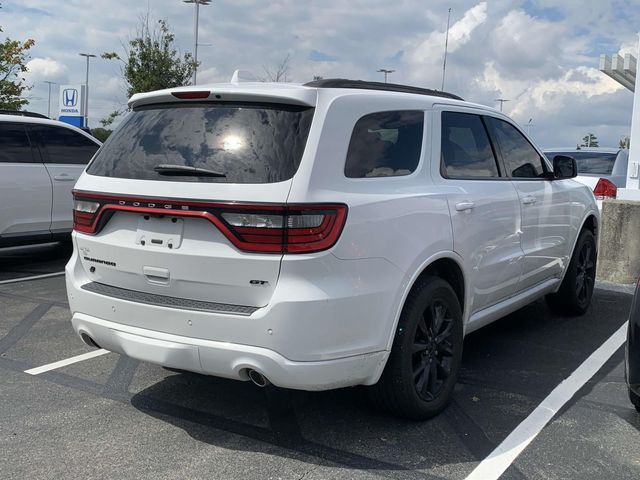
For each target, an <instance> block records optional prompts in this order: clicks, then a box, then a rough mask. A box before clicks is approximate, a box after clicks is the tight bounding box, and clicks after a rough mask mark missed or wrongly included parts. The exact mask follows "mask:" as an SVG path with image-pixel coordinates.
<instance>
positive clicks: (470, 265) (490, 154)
mask: <svg viewBox="0 0 640 480" xmlns="http://www.w3.org/2000/svg"><path fill="white" fill-rule="evenodd" d="M440 138H441V148H440V151H441V165H440V177H441V179H440V180H438V181H439V182H440V183H441V184H442V185H444V186H447V187H449V188H448V189H447V192H448V193H447V199H448V202H449V210H450V214H451V222H452V225H453V240H454V250H455V251H456V252H457V253H458V254H459V255H460V256H461V257H462V258H463V259H464V261H465V264H466V265H465V270H466V272H467V275H468V277H469V282H468V284H469V285H470V287H471V288H472V289H473V300H472V305H471V309H470V312H469V313H470V314H471V315H472V314H473V313H475V312H477V311H479V310H482V309H483V308H486V307H489V306H491V305H493V304H496V303H498V302H499V301H501V300H503V299H505V298H507V297H509V296H511V295H513V294H514V293H515V291H516V287H517V284H518V281H519V279H520V274H521V270H522V259H523V252H522V249H521V247H520V238H519V236H518V228H519V224H520V205H519V202H518V195H517V193H516V190H515V188H514V186H513V184H512V183H511V182H510V181H509V180H508V179H506V178H503V177H502V176H501V171H500V168H499V165H498V162H497V160H496V157H495V153H494V150H493V148H492V145H491V142H490V141H489V136H488V134H487V129H486V126H485V124H484V121H483V119H482V117H481V116H480V115H477V114H476V113H472V111H464V110H463V111H443V112H442V114H441V124H440Z"/></svg>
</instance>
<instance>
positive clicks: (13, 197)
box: [0, 111, 100, 247]
mask: <svg viewBox="0 0 640 480" xmlns="http://www.w3.org/2000/svg"><path fill="white" fill-rule="evenodd" d="M99 147H100V142H98V141H97V140H96V139H95V138H93V137H92V136H90V135H88V134H87V133H85V132H83V131H82V130H80V129H78V128H76V127H73V126H71V125H68V124H66V123H62V122H57V121H54V120H49V119H48V118H47V117H45V116H43V115H39V114H36V113H30V112H7V111H1V112H0V203H2V208H0V247H6V246H14V245H20V244H26V243H37V242H48V241H52V240H60V239H66V238H69V234H70V233H71V227H72V215H71V209H72V204H73V197H72V196H71V190H72V189H73V185H74V183H75V181H76V180H77V179H78V177H79V176H80V174H81V173H82V172H83V170H84V169H85V167H86V166H87V163H89V160H90V159H91V157H93V154H94V153H96V150H98V148H99Z"/></svg>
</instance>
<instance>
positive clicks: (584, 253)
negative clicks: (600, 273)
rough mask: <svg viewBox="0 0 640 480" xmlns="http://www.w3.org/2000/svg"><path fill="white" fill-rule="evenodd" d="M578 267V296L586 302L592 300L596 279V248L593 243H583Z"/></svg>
mask: <svg viewBox="0 0 640 480" xmlns="http://www.w3.org/2000/svg"><path fill="white" fill-rule="evenodd" d="M576 267H577V272H576V296H577V297H578V301H579V302H580V303H584V302H587V301H589V300H590V297H591V293H592V292H593V287H594V285H595V280H596V261H595V249H594V247H593V245H591V243H589V242H584V243H583V244H582V248H581V249H580V252H579V254H578V263H577V265H576Z"/></svg>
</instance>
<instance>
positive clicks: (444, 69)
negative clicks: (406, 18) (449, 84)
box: [440, 9, 451, 92]
mask: <svg viewBox="0 0 640 480" xmlns="http://www.w3.org/2000/svg"><path fill="white" fill-rule="evenodd" d="M450 23H451V9H449V15H448V16H447V34H446V35H445V37H444V60H442V88H441V89H440V91H442V92H444V74H445V73H446V72H447V50H448V49H449V24H450Z"/></svg>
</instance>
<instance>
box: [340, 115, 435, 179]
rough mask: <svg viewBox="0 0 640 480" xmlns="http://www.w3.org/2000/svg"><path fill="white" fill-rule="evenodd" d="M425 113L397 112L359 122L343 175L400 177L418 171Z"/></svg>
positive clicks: (353, 135)
mask: <svg viewBox="0 0 640 480" xmlns="http://www.w3.org/2000/svg"><path fill="white" fill-rule="evenodd" d="M423 129H424V112H423V111H421V110H398V111H390V112H377V113H371V114H369V115H365V116H364V117H362V118H360V119H359V120H358V121H357V122H356V124H355V126H354V127H353V133H352V134H351V140H350V141H349V149H348V151H347V160H346V163H345V168H344V174H345V176H346V177H348V178H368V177H397V176H402V175H409V174H411V173H412V172H414V171H415V169H416V168H417V166H418V162H419V160H420V153H421V151H422V131H423Z"/></svg>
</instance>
